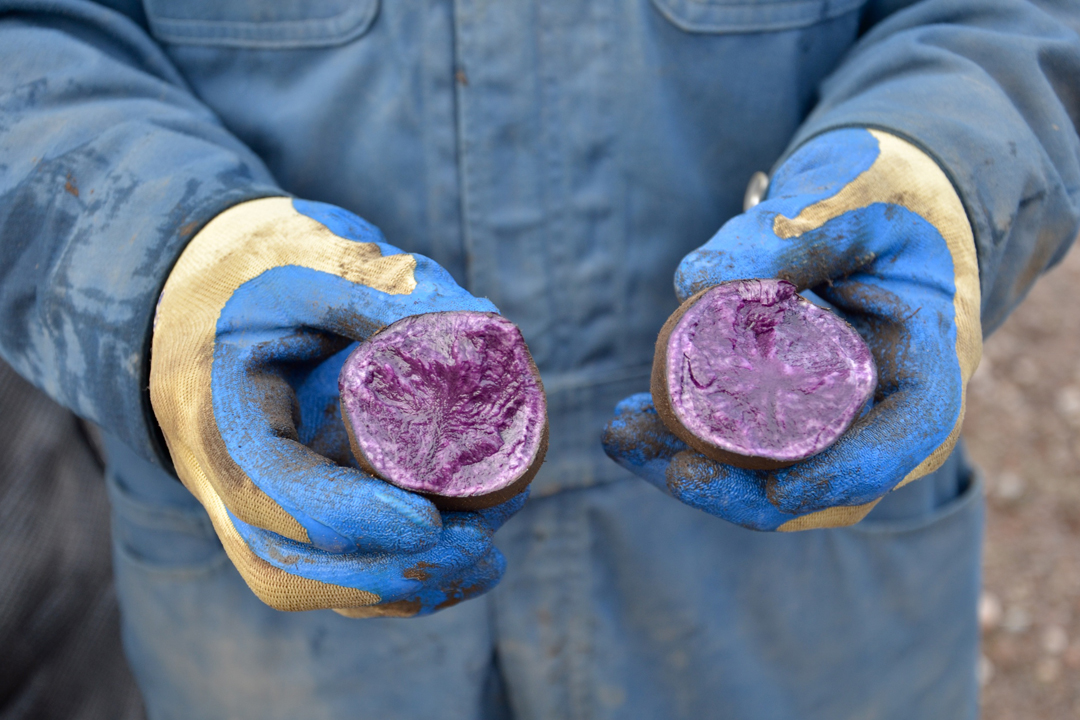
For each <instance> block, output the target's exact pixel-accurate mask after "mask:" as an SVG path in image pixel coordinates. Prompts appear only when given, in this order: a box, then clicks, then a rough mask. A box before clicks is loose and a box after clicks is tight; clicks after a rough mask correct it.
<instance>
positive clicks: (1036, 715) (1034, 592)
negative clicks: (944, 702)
mask: <svg viewBox="0 0 1080 720" xmlns="http://www.w3.org/2000/svg"><path fill="white" fill-rule="evenodd" d="M964 436H965V437H966V438H967V442H968V450H969V451H970V453H971V455H972V457H973V459H974V460H975V462H976V463H977V464H978V465H979V466H980V467H981V468H982V469H983V472H984V474H985V477H986V481H987V485H986V487H987V505H988V513H987V530H986V554H985V558H984V560H983V585H984V591H983V596H982V600H981V602H980V608H979V616H980V618H979V619H980V622H981V624H982V628H983V649H982V658H981V660H980V667H979V675H980V680H981V682H982V686H983V688H982V698H983V718H984V719H985V720H1014V719H1015V720H1066V719H1067V718H1080V251H1077V250H1076V249H1075V248H1074V249H1073V251H1072V252H1071V253H1070V254H1069V255H1068V256H1067V257H1066V258H1065V260H1064V262H1062V263H1061V264H1060V265H1059V266H1057V267H1056V268H1054V269H1052V270H1051V271H1050V272H1049V273H1048V274H1047V275H1046V276H1045V277H1043V279H1042V280H1041V281H1040V282H1039V283H1038V285H1036V286H1035V289H1034V290H1033V291H1032V292H1031V295H1029V296H1028V298H1027V300H1026V301H1025V302H1024V303H1023V305H1021V306H1020V308H1019V309H1018V310H1017V311H1016V312H1015V313H1013V314H1012V316H1011V317H1010V318H1009V319H1008V321H1006V323H1005V325H1004V326H1003V327H1002V328H1001V329H1000V330H998V331H997V332H996V333H994V335H993V336H991V337H990V339H989V340H988V341H987V343H986V348H985V354H984V355H983V360H982V363H981V364H980V366H979V369H978V371H977V372H976V374H975V378H974V379H973V380H972V382H971V387H970V398H969V400H968V414H967V420H966V422H965V424H964Z"/></svg>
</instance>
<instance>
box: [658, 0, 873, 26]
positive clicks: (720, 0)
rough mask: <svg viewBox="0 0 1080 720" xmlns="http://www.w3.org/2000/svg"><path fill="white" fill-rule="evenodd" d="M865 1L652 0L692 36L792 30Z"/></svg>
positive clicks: (854, 8) (675, 23)
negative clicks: (692, 34)
mask: <svg viewBox="0 0 1080 720" xmlns="http://www.w3.org/2000/svg"><path fill="white" fill-rule="evenodd" d="M865 2H866V0H652V3H653V5H655V6H656V9H657V10H659V11H660V12H661V14H663V15H664V17H666V18H667V19H668V20H670V21H671V22H672V24H674V25H675V26H676V27H678V28H680V29H682V30H685V31H686V32H692V33H752V32H770V31H781V30H795V29H798V28H803V27H808V26H810V25H814V24H815V23H819V22H822V21H824V20H831V19H832V18H836V17H840V16H841V15H845V14H847V13H849V12H852V11H853V10H857V9H858V8H859V7H861V6H862V5H863V4H864V3H865Z"/></svg>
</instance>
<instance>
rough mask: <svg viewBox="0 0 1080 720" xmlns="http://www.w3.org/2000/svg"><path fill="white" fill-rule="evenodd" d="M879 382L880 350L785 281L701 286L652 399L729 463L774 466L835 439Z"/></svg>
mask: <svg viewBox="0 0 1080 720" xmlns="http://www.w3.org/2000/svg"><path fill="white" fill-rule="evenodd" d="M876 384H877V373H876V369H875V366H874V359H873V356H872V355H871V353H870V349H869V348H868V347H867V346H866V344H865V343H864V342H863V341H862V339H861V338H860V337H859V334H858V333H857V332H855V330H854V329H853V328H852V327H851V326H850V325H848V324H847V323H846V322H844V321H843V320H842V319H841V318H839V317H838V316H836V315H834V314H832V313H830V312H829V311H827V310H823V309H822V308H818V307H817V306H815V305H813V304H812V303H810V302H808V301H806V300H804V299H803V298H801V297H799V295H798V294H797V293H796V288H795V286H794V285H792V284H791V283H789V282H787V281H785V280H737V281H733V282H728V283H723V284H721V285H717V286H715V287H713V288H709V289H706V290H703V291H701V292H699V293H698V294H696V295H694V296H693V297H691V298H690V299H688V300H687V301H686V302H685V303H683V305H682V306H681V307H680V308H679V309H678V310H677V311H676V312H675V313H674V314H673V315H672V316H671V318H669V319H668V321H667V323H665V324H664V328H663V329H662V330H661V332H660V337H659V338H658V340H657V349H656V354H655V356H654V363H653V376H652V395H653V399H654V401H655V403H656V410H657V412H658V413H659V415H660V418H661V419H662V420H663V421H664V424H665V425H667V426H668V428H669V429H670V430H671V431H672V432H673V433H674V434H675V435H676V436H678V437H679V438H680V439H682V440H683V441H685V442H686V443H687V444H688V445H690V446H691V447H693V448H694V449H696V450H697V451H698V452H701V453H702V454H704V455H706V456H707V457H710V458H712V459H714V460H717V461H719V462H723V463H727V464H729V465H736V466H738V467H743V468H748V469H754V470H773V469H778V468H782V467H786V466H788V465H791V464H793V463H796V462H799V461H800V460H804V459H806V458H808V457H811V456H813V455H816V454H817V453H819V452H821V451H822V450H824V449H825V448H827V447H828V446H829V445H831V444H832V443H834V442H835V441H836V440H837V439H838V438H839V437H840V435H841V434H842V433H843V432H844V430H846V429H847V428H848V426H850V425H851V423H852V422H853V421H854V420H855V418H856V417H857V416H858V414H859V412H860V411H861V410H862V409H863V407H865V405H866V402H867V400H868V399H869V398H870V396H871V394H872V393H873V391H874V388H875V386H876Z"/></svg>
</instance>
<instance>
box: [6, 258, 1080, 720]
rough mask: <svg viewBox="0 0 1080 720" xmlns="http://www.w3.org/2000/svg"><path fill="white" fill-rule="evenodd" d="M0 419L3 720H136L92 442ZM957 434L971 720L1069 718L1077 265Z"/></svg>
mask: <svg viewBox="0 0 1080 720" xmlns="http://www.w3.org/2000/svg"><path fill="white" fill-rule="evenodd" d="M0 418H2V421H3V425H4V428H5V430H4V432H3V433H0V648H3V651H2V652H0V720H16V719H17V720H29V719H31V718H32V719H33V720H52V719H54V718H56V719H60V718H62V719H64V720H106V719H108V720H138V718H141V717H143V711H142V707H141V704H140V701H139V697H138V694H137V691H136V689H135V685H134V682H133V680H132V678H131V674H130V672H129V670H128V669H127V667H126V666H125V664H124V661H123V656H122V654H121V650H120V639H119V621H118V615H117V609H116V599H115V596H114V594H113V590H112V583H111V570H110V561H109V538H108V519H109V509H108V502H107V500H106V497H105V486H104V483H103V481H102V468H101V463H100V457H99V456H98V454H97V453H96V452H95V450H94V446H93V441H92V438H91V437H90V436H89V435H88V434H87V433H86V432H85V430H84V429H83V428H82V427H81V426H80V425H79V423H78V422H77V421H76V420H75V418H74V417H73V416H72V415H71V414H70V413H68V412H66V411H64V410H63V409H61V408H60V407H58V406H56V405H55V404H53V403H52V402H51V401H50V400H48V399H47V398H46V397H45V396H44V395H42V394H41V393H39V392H37V391H36V390H34V389H33V388H31V387H30V386H29V385H28V384H27V383H25V382H24V381H23V380H22V379H21V378H19V377H18V376H17V375H15V374H14V372H12V371H11V370H10V368H8V367H7V366H6V365H3V363H0ZM964 435H965V436H966V438H967V442H968V449H969V451H970V453H971V455H972V456H973V458H974V459H975V461H976V462H977V463H978V464H979V465H980V466H981V467H982V469H983V471H984V473H985V476H986V481H987V498H988V500H987V503H988V522H987V536H986V557H985V580H984V584H985V590H984V592H983V595H982V599H981V602H980V607H979V619H980V623H981V625H982V628H983V648H982V657H981V659H980V663H979V667H978V673H979V678H980V682H981V684H982V696H983V718H984V719H985V720H1067V719H1069V718H1080V251H1074V252H1073V253H1072V254H1071V255H1070V256H1069V257H1067V258H1066V259H1065V261H1064V263H1062V264H1061V265H1060V266H1058V267H1057V268H1055V269H1054V270H1052V271H1051V272H1050V273H1049V274H1048V275H1047V276H1046V277H1045V278H1043V280H1042V281H1041V282H1040V283H1039V284H1038V286H1037V287H1036V288H1035V290H1034V291H1033V292H1032V294H1031V296H1030V297H1029V298H1028V300H1027V301H1026V302H1025V303H1024V304H1023V306H1021V308H1020V309H1019V310H1018V311H1017V312H1016V313H1014V314H1013V316H1012V317H1011V318H1010V319H1009V320H1008V322H1007V323H1006V324H1005V326H1004V327H1003V328H1002V329H1001V330H999V331H998V332H997V333H995V334H994V336H993V337H991V338H990V339H989V341H987V344H986V352H985V355H984V358H983V362H982V365H981V366H980V367H979V371H978V373H977V374H976V375H975V378H974V380H973V381H972V383H971V388H970V398H969V404H968V415H967V422H966V424H965V428H964Z"/></svg>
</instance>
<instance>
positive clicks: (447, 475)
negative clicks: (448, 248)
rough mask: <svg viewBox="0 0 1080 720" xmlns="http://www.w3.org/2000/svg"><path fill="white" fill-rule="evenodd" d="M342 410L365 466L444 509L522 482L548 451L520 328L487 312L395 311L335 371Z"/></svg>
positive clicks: (505, 494)
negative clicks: (399, 315)
mask: <svg viewBox="0 0 1080 720" xmlns="http://www.w3.org/2000/svg"><path fill="white" fill-rule="evenodd" d="M338 389H339V390H340V392H341V416H342V419H343V420H344V421H345V427H346V428H347V429H348V432H349V443H350V445H351V446H352V451H353V455H354V456H355V457H356V459H357V461H358V462H359V463H360V465H361V467H363V468H364V469H365V470H366V471H368V472H370V473H372V474H374V475H377V476H378V477H380V478H382V479H384V480H386V481H387V482H390V483H393V484H394V485H397V486H398V487H400V488H404V489H406V490H410V491H412V492H416V493H420V494H421V495H425V496H427V497H429V498H430V499H431V500H432V501H433V502H434V503H435V504H436V505H437V506H438V507H440V508H442V509H445V510H464V509H479V508H484V507H490V506H492V505H497V504H498V503H500V502H503V501H505V500H508V499H509V498H511V497H513V496H514V495H517V494H518V493H520V492H521V491H523V490H524V489H525V488H526V486H527V485H528V484H529V482H531V481H532V479H533V477H534V476H535V475H536V472H537V471H538V470H539V469H540V465H541V463H542V462H543V460H544V453H545V452H546V451H547V440H548V425H547V402H546V399H545V397H544V386H543V384H542V383H541V381H540V373H539V372H538V371H537V369H536V364H535V363H534V362H533V359H532V356H531V355H530V354H529V349H528V348H527V347H526V346H525V340H524V339H523V338H522V336H521V331H520V330H518V328H517V326H516V325H514V324H513V323H512V322H510V321H509V320H506V319H505V318H503V317H502V316H500V315H496V314H495V313H482V312H467V311H462V312H442V313H428V314H425V315H414V316H411V317H407V318H404V319H402V320H398V321H397V322H395V323H393V324H392V325H389V326H387V327H385V328H383V329H382V330H380V331H379V332H377V333H375V334H373V335H372V336H371V337H369V338H368V339H367V340H365V341H364V342H363V343H361V344H360V346H359V347H357V348H356V350H354V351H353V353H352V354H351V355H349V358H348V359H347V360H346V361H345V365H344V366H342V368H341V374H340V376H339V377H338Z"/></svg>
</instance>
